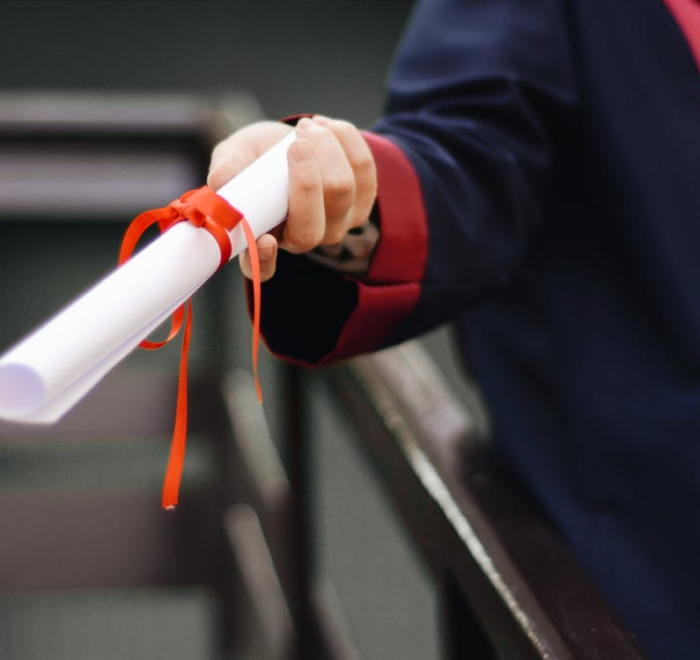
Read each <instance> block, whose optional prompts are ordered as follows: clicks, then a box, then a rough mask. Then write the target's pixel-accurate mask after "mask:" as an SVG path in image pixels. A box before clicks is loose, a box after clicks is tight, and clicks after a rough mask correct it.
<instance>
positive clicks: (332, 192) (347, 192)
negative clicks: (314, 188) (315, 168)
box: [324, 173, 355, 202]
mask: <svg viewBox="0 0 700 660" xmlns="http://www.w3.org/2000/svg"><path fill="white" fill-rule="evenodd" d="M324 193H325V195H326V197H328V198H330V199H332V200H336V201H338V202H345V201H347V202H350V201H351V200H352V198H353V197H354V196H355V177H353V176H352V175H351V174H349V173H342V174H335V175H332V176H329V177H328V178H327V180H326V182H325V186H324Z"/></svg>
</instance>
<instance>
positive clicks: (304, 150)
mask: <svg viewBox="0 0 700 660" xmlns="http://www.w3.org/2000/svg"><path fill="white" fill-rule="evenodd" d="M293 130H296V133H297V139H296V140H295V141H294V142H293V143H292V145H291V146H290V147H289V151H288V153H287V160H288V164H289V215H288V216H287V220H286V222H285V223H284V224H283V225H282V226H281V227H280V228H278V229H277V230H276V231H275V232H274V233H273V234H265V235H263V236H261V237H260V238H259V239H258V241H257V244H258V252H259V255H260V272H261V278H262V280H263V281H265V280H269V279H270V278H271V277H272V276H273V275H274V273H275V269H276V266H277V249H278V247H280V248H282V249H284V250H287V251H288V252H292V253H294V254H301V253H303V252H307V251H309V250H313V249H314V248H316V247H318V246H319V245H337V244H338V243H340V242H341V241H342V240H343V238H344V237H345V235H346V234H347V232H348V231H349V230H350V229H353V228H355V227H360V226H362V225H363V224H365V223H366V222H367V219H368V218H369V214H370V211H371V209H372V205H373V204H374V200H375V197H376V195H377V173H376V168H375V164H374V159H373V157H372V153H371V151H370V149H369V147H368V146H367V143H366V142H365V140H364V138H363V137H362V135H361V133H360V132H359V131H358V130H357V128H355V127H354V126H353V125H352V124H350V123H348V122H346V121H340V120H334V119H329V118H328V117H322V116H315V117H314V118H313V119H308V118H304V119H301V120H300V121H299V123H298V124H297V126H296V128H292V127H290V126H287V125H285V124H281V123H278V122H260V123H257V124H251V125H250V126H247V127H246V128H243V129H241V130H239V131H236V132H235V133H233V135H231V136H230V137H228V138H227V139H226V140H224V141H223V142H221V143H220V144H218V145H217V146H216V148H215V149H214V152H213V153H212V159H211V165H210V169H209V177H208V180H207V183H208V185H209V186H210V187H211V188H213V189H214V190H218V189H219V188H221V186H223V185H224V184H225V183H226V182H227V181H229V180H230V179H232V178H233V177H234V176H235V175H236V174H238V173H239V172H240V171H241V170H243V169H244V168H245V167H247V166H248V165H249V164H250V163H252V162H253V161H254V160H255V159H257V158H259V157H260V156H261V155H262V154H263V153H264V152H265V151H267V150H268V149H269V148H270V147H272V146H273V145H274V144H276V143H277V142H279V141H280V140H281V139H282V138H283V137H284V136H285V135H287V134H288V133H289V132H291V131H293ZM240 264H241V270H242V271H243V273H244V275H245V276H246V277H249V278H250V277H251V268H250V257H249V255H248V251H247V250H246V251H245V252H244V253H243V254H242V255H241V259H240Z"/></svg>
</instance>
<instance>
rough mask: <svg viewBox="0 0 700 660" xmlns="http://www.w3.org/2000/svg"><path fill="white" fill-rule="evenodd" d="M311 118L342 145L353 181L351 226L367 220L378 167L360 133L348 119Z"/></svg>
mask: <svg viewBox="0 0 700 660" xmlns="http://www.w3.org/2000/svg"><path fill="white" fill-rule="evenodd" d="M314 121H315V122H316V123H317V124H320V125H321V126H324V127H325V128H327V129H328V130H330V131H331V132H332V133H333V135H334V136H335V138H336V139H337V140H338V142H339V144H340V146H341V147H342V149H343V151H344V153H345V156H346V158H347V160H348V163H349V165H350V168H351V169H352V173H353V179H354V182H355V196H354V199H353V207H352V216H351V218H350V226H351V227H360V226H361V225H363V224H365V222H367V219H368V218H369V214H370V211H371V210H372V206H373V205H374V200H375V198H376V196H377V168H376V165H375V163H374V157H373V156H372V152H371V151H370V148H369V146H368V144H367V142H366V141H365V140H364V138H363V137H362V134H361V133H360V132H359V131H358V130H357V129H356V128H355V126H353V125H352V124H351V123H350V122H347V121H342V120H338V119H329V118H328V117H323V116H320V115H319V116H316V117H314Z"/></svg>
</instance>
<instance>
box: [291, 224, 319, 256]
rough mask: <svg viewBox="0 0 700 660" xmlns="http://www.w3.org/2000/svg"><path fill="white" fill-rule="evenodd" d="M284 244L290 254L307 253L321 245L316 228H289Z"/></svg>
mask: <svg viewBox="0 0 700 660" xmlns="http://www.w3.org/2000/svg"><path fill="white" fill-rule="evenodd" d="M285 238H286V242H287V245H288V247H289V248H290V251H292V252H308V251H309V250H313V249H314V248H315V247H316V246H318V245H319V244H320V243H321V240H322V238H323V237H322V235H321V232H320V231H319V229H318V228H316V227H303V228H289V229H288V231H287V232H286V237H285Z"/></svg>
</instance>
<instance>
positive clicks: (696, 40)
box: [665, 0, 700, 69]
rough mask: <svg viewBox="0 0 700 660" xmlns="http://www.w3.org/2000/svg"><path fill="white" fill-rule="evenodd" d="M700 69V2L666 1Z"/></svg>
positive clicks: (691, 0)
mask: <svg viewBox="0 0 700 660" xmlns="http://www.w3.org/2000/svg"><path fill="white" fill-rule="evenodd" d="M665 1H666V5H667V6H668V8H669V10H670V11H671V13H672V14H673V17H674V18H675V19H676V21H677V23H678V25H679V26H680V28H681V32H683V35H684V36H685V38H686V39H687V41H688V46H689V47H690V50H691V51H692V53H693V57H695V61H696V62H697V65H698V69H700V0H665Z"/></svg>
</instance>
